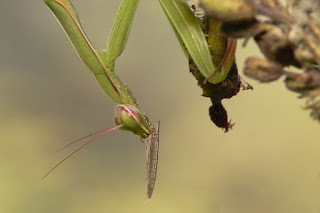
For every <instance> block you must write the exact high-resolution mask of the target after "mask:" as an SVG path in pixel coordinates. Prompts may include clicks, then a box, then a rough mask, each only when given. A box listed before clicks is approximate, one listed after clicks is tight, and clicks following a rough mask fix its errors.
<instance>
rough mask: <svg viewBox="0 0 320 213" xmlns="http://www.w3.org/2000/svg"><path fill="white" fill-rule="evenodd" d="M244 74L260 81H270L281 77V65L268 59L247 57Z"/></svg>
mask: <svg viewBox="0 0 320 213" xmlns="http://www.w3.org/2000/svg"><path fill="white" fill-rule="evenodd" d="M243 72H244V74H245V75H246V76H248V77H250V78H254V79H256V80H258V81H260V82H271V81H275V80H277V79H278V78H280V77H281V75H282V74H283V71H282V69H281V67H280V66H279V65H277V64H275V63H272V62H270V61H266V60H264V59H259V58H255V57H249V58H247V60H246V61H245V67H244V70H243Z"/></svg>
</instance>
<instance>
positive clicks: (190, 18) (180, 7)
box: [44, 0, 236, 199]
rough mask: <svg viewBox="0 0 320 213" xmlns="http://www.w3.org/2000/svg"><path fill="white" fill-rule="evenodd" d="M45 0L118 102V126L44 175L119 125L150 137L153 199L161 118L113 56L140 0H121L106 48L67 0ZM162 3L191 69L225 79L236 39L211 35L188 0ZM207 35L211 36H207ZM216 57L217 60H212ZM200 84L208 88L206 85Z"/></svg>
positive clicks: (201, 76)
mask: <svg viewBox="0 0 320 213" xmlns="http://www.w3.org/2000/svg"><path fill="white" fill-rule="evenodd" d="M44 2H45V3H46V4H47V6H48V7H49V8H50V10H51V11H52V13H53V14H54V15H55V17H56V19H57V20H58V22H59V23H60V24H61V26H62V28H63V29H64V31H65V33H66V34H67V36H68V37H69V39H70V41H71V43H72V44H73V46H74V48H75V50H76V52H77V53H78V55H79V57H80V58H81V59H82V61H83V62H84V63H85V65H86V66H87V67H88V69H89V70H90V71H91V72H92V73H93V75H94V77H95V78H96V80H97V82H98V83H99V84H100V86H101V88H102V89H103V90H104V92H105V93H106V95H107V96H108V97H109V98H110V99H111V100H112V101H113V102H115V103H116V104H117V105H116V107H115V111H114V123H115V126H114V127H111V128H107V129H104V130H101V131H98V132H95V133H93V134H91V135H89V136H92V135H95V134H98V133H100V134H99V135H98V136H96V137H94V138H93V139H92V140H90V141H88V142H86V143H85V144H84V145H82V146H81V147H79V148H78V149H76V150H75V151H74V152H72V153H71V154H70V155H68V156H67V157H66V158H64V159H63V160H62V161H60V162H59V163H58V164H57V165H56V166H54V167H53V168H52V169H51V170H50V171H49V172H48V173H47V174H46V175H45V176H44V177H46V176H47V175H48V174H50V173H51V172H52V171H53V170H54V169H55V168H56V167H57V166H59V165H60V164H61V163H62V162H64V161H65V160H66V159H68V158H69V157H71V156H72V155H73V154H75V153H76V152H78V151H79V150H80V149H82V148H83V147H85V146H87V145H88V144H90V143H92V142H93V141H95V140H96V139H97V138H99V137H101V136H103V135H105V134H107V133H108V132H110V131H113V130H115V129H120V130H126V131H130V132H132V133H134V134H136V135H138V136H140V138H141V139H142V140H143V139H146V140H147V142H146V146H147V149H146V150H147V151H146V153H147V157H146V158H147V168H146V170H147V171H146V174H147V197H148V199H150V198H151V196H152V193H153V190H154V186H155V180H156V175H157V165H158V152H159V123H151V122H150V121H149V119H148V117H147V115H146V114H145V113H143V112H142V111H141V110H140V108H139V106H138V104H137V101H136V99H135V97H134V96H133V94H132V92H131V91H130V89H129V88H128V87H127V86H126V85H125V84H123V83H122V82H121V80H120V79H119V78H118V77H117V76H116V74H115V72H114V67H115V61H116V59H117V58H118V57H119V56H120V55H121V53H122V52H123V50H124V47H125V45H126V42H127V39H128V36H129V31H130V28H131V24H132V20H133V17H134V14H135V10H136V7H137V5H138V3H139V0H123V1H122V3H121V6H120V8H119V11H118V13H117V16H116V18H115V21H114V24H113V27H112V30H111V33H110V36H109V39H108V43H107V49H105V50H96V49H95V48H94V47H93V45H92V44H91V43H90V41H89V39H88V38H87V36H86V35H85V32H84V30H83V28H82V27H81V25H80V21H79V18H78V16H77V13H76V10H75V9H74V7H73V6H72V4H71V2H70V1H69V0H44ZM159 3H160V4H161V6H162V8H163V10H164V12H165V14H166V16H167V17H168V20H169V22H170V24H171V26H172V28H173V30H174V32H175V34H176V36H177V38H178V41H179V42H180V44H181V47H182V50H183V51H184V53H185V55H186V57H187V58H188V60H190V61H191V62H190V63H191V64H192V65H190V67H191V66H193V67H194V70H196V71H194V72H193V74H194V76H195V77H196V79H197V80H198V82H199V83H200V81H203V80H204V82H203V85H212V84H218V83H220V82H222V81H224V80H225V79H226V78H227V76H228V73H229V70H230V69H231V67H232V66H234V65H233V64H234V52H235V45H236V43H235V42H234V41H232V42H229V40H228V41H227V42H225V40H224V41H223V42H222V40H221V41H220V40H217V39H211V40H210V39H209V40H208V39H207V38H206V37H205V32H204V29H203V25H204V22H202V21H201V20H200V19H199V18H198V17H196V16H195V14H194V12H192V10H191V9H190V7H189V6H188V5H187V3H185V2H180V1H178V0H159ZM209 38H213V37H212V36H211V37H210V35H209ZM210 42H211V43H212V44H218V45H220V46H222V47H223V48H224V50H223V51H224V52H223V54H222V57H220V58H217V59H215V60H213V58H212V56H213V55H212V53H213V50H212V48H213V47H212V46H211V47H210V48H209V45H208V43H210ZM230 48H231V49H230ZM214 61H216V62H215V63H214ZM190 69H191V68H190ZM199 85H200V84H199ZM200 86H201V85H200ZM201 87H202V88H203V90H204V91H206V89H205V86H201ZM208 91H209V90H208ZM226 128H228V127H226ZM87 137H88V136H86V137H83V138H87ZM83 138H81V139H83ZM77 141H78V140H77ZM75 142H76V141H75ZM72 143H74V142H72Z"/></svg>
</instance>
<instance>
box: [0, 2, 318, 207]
mask: <svg viewBox="0 0 320 213" xmlns="http://www.w3.org/2000/svg"><path fill="white" fill-rule="evenodd" d="M73 4H74V6H75V7H76V8H77V11H78V14H79V16H80V19H81V22H82V25H83V27H84V28H85V30H86V32H87V35H88V36H89V38H90V39H91V41H92V42H93V44H94V45H95V46H96V47H97V48H101V49H102V48H105V45H106V41H107V37H108V34H109V31H110V29H111V26H112V23H113V18H114V16H115V14H116V11H117V9H118V7H119V5H120V0H109V1H106V0H104V1H102V0H95V1H86V0H73ZM0 27H1V30H0V71H1V78H0V97H1V103H0V112H1V122H0V125H1V127H0V133H1V134H0V138H1V148H0V164H1V173H0V212H5V213H17V212H32V213H44V212H45V213H56V212H60V213H86V212H95V213H102V212H121V213H123V212H125V213H127V212H132V213H133V212H137V213H138V212H139V213H142V212H154V213H158V212H159V213H160V212H161V213H163V212H166V213H176V212H203V213H206V212H215V213H218V212H221V213H257V212H259V213H264V212H266V213H278V212H279V213H280V212H281V213H284V212H288V213H289V212H290V213H295V212H297V213H300V212H308V213H310V212H319V211H320V202H319V198H320V166H319V163H320V154H319V153H320V141H319V139H318V136H319V124H318V123H317V122H315V121H312V120H311V119H310V118H309V116H308V112H306V111H304V110H302V109H301V108H302V106H303V103H304V102H303V101H302V100H299V99H297V98H296V96H297V95H296V94H294V93H291V92H289V91H287V90H286V89H285V88H284V84H283V82H282V80H279V81H278V82H276V83H272V84H267V85H265V84H259V83H257V82H255V81H253V80H250V79H249V82H250V83H251V84H252V85H253V86H254V90H253V91H244V92H240V93H239V94H238V95H237V96H236V97H234V98H232V99H231V100H225V101H224V104H225V106H226V108H227V110H228V113H229V118H231V119H232V121H233V122H235V123H236V125H235V127H234V129H233V130H232V131H230V132H228V133H224V132H223V131H222V130H221V129H218V128H217V127H215V126H214V125H213V123H212V122H211V121H210V119H209V116H208V108H209V106H210V100H209V99H207V98H203V97H201V96H200V94H201V89H200V88H199V87H197V85H196V81H195V79H194V78H193V76H192V75H191V74H190V73H189V71H188V67H187V64H188V63H187V61H186V59H185V57H184V55H183V52H182V51H181V50H180V46H179V44H178V42H177V40H176V38H175V36H174V33H173V31H172V29H171V28H170V26H169V24H168V21H167V19H166V17H165V16H164V14H163V12H162V9H161V7H160V6H159V3H158V2H157V1H141V2H140V5H139V7H138V10H137V13H136V17H135V19H134V23H133V28H132V31H131V34H130V37H129V41H128V44H127V47H126V49H125V51H124V53H123V55H122V56H121V57H120V58H119V60H118V61H117V64H116V71H117V73H118V75H119V76H120V78H121V79H122V80H123V81H124V82H126V83H127V84H128V85H129V87H130V88H131V89H132V91H133V92H134V94H135V95H136V97H137V98H138V101H139V103H140V106H141V108H142V110H143V111H145V112H146V113H147V114H148V116H149V118H150V119H151V120H152V121H154V122H155V121H158V120H161V137H160V139H161V141H160V154H159V158H160V160H159V170H158V178H157V183H156V188H155V191H154V196H153V198H152V199H151V201H150V202H147V203H146V204H145V203H144V201H145V199H146V182H145V147H144V145H143V144H142V143H141V142H140V140H139V138H138V137H136V136H134V135H133V134H131V133H129V132H122V131H114V132H112V133H110V134H109V135H107V136H105V137H103V138H100V139H99V140H98V141H97V142H96V143H94V144H92V145H91V146H89V147H87V148H86V149H84V150H82V151H81V152H79V153H78V154H77V155H76V156H74V157H73V158H72V159H69V160H68V161H67V162H65V163H64V164H63V165H62V166H61V167H60V168H58V169H57V170H55V171H54V172H53V173H52V174H51V175H50V176H49V177H48V178H47V179H45V180H44V181H41V177H42V176H43V175H44V174H45V173H46V172H47V171H48V170H49V169H50V168H51V167H52V166H54V164H55V163H57V162H58V161H59V160H61V159H62V158H63V157H64V156H66V155H67V154H68V153H70V152H71V151H72V150H74V148H75V147H72V148H69V149H67V150H64V151H62V152H60V153H56V152H55V150H56V149H58V148H60V147H61V146H63V145H64V144H66V143H67V142H69V141H72V140H74V139H76V138H79V137H81V136H83V135H86V134H89V133H91V132H93V131H95V130H100V129H102V128H106V127H110V126H112V125H113V122H112V117H113V108H114V104H113V103H112V102H111V101H110V100H109V99H108V98H106V96H105V94H104V93H103V91H102V90H101V89H100V88H99V85H98V84H97V83H96V81H95V79H94V77H93V75H91V73H90V72H89V71H88V70H87V68H86V67H85V66H84V64H83V63H82V62H81V61H80V59H79V58H78V56H77V54H76V53H75V51H74V50H73V48H72V46H71V44H70V42H69V41H68V39H67V37H66V36H65V34H64V32H63V30H62V29H61V27H60V26H59V24H58V23H57V21H56V20H55V18H54V17H53V15H52V14H51V13H50V11H49V9H48V8H47V7H46V5H45V4H44V3H43V1H40V0H38V1H21V2H20V1H2V2H1V6H0ZM240 43H241V42H240ZM239 46H241V44H240V45H239ZM237 55H238V56H237V60H238V66H239V68H240V70H241V69H242V67H243V61H244V59H245V57H247V56H252V55H259V53H258V51H257V48H256V46H255V45H254V42H253V41H250V42H249V45H248V48H245V49H242V48H239V49H238V50H237ZM240 72H242V71H240Z"/></svg>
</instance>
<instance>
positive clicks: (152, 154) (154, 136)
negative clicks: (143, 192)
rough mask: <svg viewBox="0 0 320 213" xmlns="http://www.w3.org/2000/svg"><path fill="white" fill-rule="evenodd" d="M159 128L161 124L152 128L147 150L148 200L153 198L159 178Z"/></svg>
mask: <svg viewBox="0 0 320 213" xmlns="http://www.w3.org/2000/svg"><path fill="white" fill-rule="evenodd" d="M159 127H160V122H158V124H155V125H153V126H152V128H151V134H150V136H149V137H148V139H147V150H146V157H147V167H146V169H147V171H146V176H147V184H148V186H147V196H148V199H150V198H151V196H152V192H153V189H154V186H155V182H156V176H157V166H158V153H159Z"/></svg>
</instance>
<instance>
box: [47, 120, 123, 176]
mask: <svg viewBox="0 0 320 213" xmlns="http://www.w3.org/2000/svg"><path fill="white" fill-rule="evenodd" d="M121 126H122V125H119V126H114V127H111V128H108V129H106V131H105V132H103V133H101V134H99V135H98V136H96V137H94V138H93V139H91V140H90V141H88V142H87V143H85V144H83V145H82V146H80V147H79V148H78V149H76V150H75V151H73V152H72V153H71V154H69V155H68V156H67V157H65V158H64V159H63V160H61V161H60V162H59V163H57V164H56V165H55V166H54V167H53V168H52V169H50V171H49V172H47V174H45V175H44V176H43V178H42V180H43V179H45V178H46V177H47V176H48V175H49V174H50V173H51V172H52V171H53V170H54V169H55V168H57V167H58V166H59V165H60V164H62V163H63V162H64V161H65V160H67V159H68V158H70V157H71V156H72V155H74V154H75V153H76V152H78V151H79V150H81V149H82V148H83V147H85V146H87V145H88V144H90V143H91V142H93V141H95V140H96V139H98V138H100V137H101V136H103V135H105V134H107V133H108V132H111V131H113V130H115V129H118V128H119V127H121Z"/></svg>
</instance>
